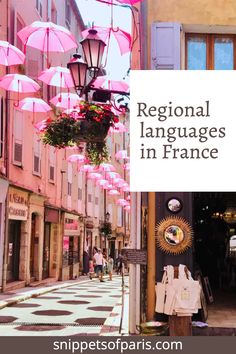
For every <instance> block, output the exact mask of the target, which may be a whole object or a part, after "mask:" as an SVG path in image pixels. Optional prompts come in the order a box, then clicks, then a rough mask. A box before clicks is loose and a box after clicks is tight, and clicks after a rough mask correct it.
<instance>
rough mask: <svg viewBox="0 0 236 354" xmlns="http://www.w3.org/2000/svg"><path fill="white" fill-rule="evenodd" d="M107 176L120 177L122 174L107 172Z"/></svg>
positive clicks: (110, 177) (111, 177)
mask: <svg viewBox="0 0 236 354" xmlns="http://www.w3.org/2000/svg"><path fill="white" fill-rule="evenodd" d="M106 177H107V178H109V179H114V178H119V177H120V175H119V173H117V172H107V173H106Z"/></svg>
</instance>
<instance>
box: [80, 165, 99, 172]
mask: <svg viewBox="0 0 236 354" xmlns="http://www.w3.org/2000/svg"><path fill="white" fill-rule="evenodd" d="M94 170H96V168H95V166H92V165H83V166H81V167H80V168H79V171H80V172H93V171H94Z"/></svg>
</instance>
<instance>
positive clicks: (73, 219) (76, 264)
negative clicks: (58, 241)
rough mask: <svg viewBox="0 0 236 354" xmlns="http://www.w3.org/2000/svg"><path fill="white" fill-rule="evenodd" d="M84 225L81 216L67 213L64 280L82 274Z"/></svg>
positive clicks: (65, 219)
mask: <svg viewBox="0 0 236 354" xmlns="http://www.w3.org/2000/svg"><path fill="white" fill-rule="evenodd" d="M82 235H83V225H82V224H81V223H80V220H79V216H78V215H74V214H69V213H65V216H64V236H63V257H62V280H68V279H75V278H78V276H79V275H80V270H81V267H80V262H81V259H82V249H83V237H82Z"/></svg>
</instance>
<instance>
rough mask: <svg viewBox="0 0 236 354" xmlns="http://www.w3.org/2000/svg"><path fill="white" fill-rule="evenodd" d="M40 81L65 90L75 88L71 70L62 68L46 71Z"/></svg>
mask: <svg viewBox="0 0 236 354" xmlns="http://www.w3.org/2000/svg"><path fill="white" fill-rule="evenodd" d="M39 80H41V81H43V82H45V84H47V85H50V86H57V87H63V88H69V87H74V84H73V80H72V77H71V74H70V70H69V69H67V68H63V67H61V66H55V67H54V66H52V67H51V68H49V69H47V70H44V71H43V72H42V73H41V74H40V75H39Z"/></svg>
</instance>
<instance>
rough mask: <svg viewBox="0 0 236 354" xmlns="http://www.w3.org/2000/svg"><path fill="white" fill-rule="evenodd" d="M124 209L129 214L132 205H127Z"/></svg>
mask: <svg viewBox="0 0 236 354" xmlns="http://www.w3.org/2000/svg"><path fill="white" fill-rule="evenodd" d="M124 209H125V211H127V212H128V213H129V212H130V209H131V208H130V205H126V206H125V207H124Z"/></svg>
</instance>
